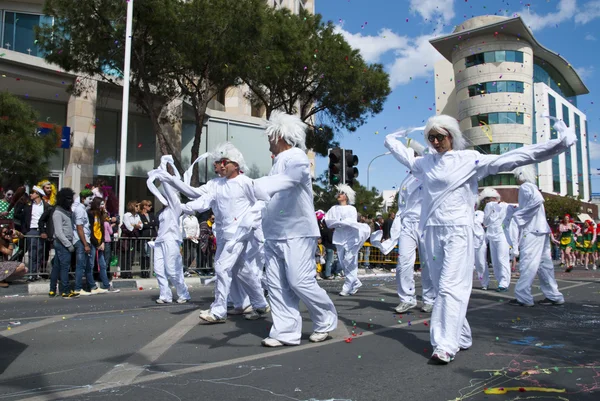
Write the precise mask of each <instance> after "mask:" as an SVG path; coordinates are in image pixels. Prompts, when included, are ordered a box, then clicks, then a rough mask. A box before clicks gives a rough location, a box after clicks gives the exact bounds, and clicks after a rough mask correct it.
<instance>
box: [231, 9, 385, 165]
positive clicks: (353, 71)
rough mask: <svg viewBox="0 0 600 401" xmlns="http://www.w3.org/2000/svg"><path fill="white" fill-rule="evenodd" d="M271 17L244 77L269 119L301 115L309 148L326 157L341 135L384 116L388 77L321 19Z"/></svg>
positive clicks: (275, 13) (282, 13)
mask: <svg viewBox="0 0 600 401" xmlns="http://www.w3.org/2000/svg"><path fill="white" fill-rule="evenodd" d="M270 14H271V17H270V18H267V19H266V25H265V28H264V29H263V30H262V37H261V39H260V40H258V41H256V42H255V43H254V46H253V48H252V49H253V52H252V53H251V54H248V60H247V68H246V69H245V70H244V71H240V77H241V79H242V80H243V81H244V82H245V83H246V84H247V85H248V86H249V87H250V89H251V94H249V98H250V100H251V101H252V102H253V104H255V105H257V106H261V107H263V108H264V109H265V111H266V115H267V117H269V116H270V114H271V112H272V111H273V110H277V109H282V110H285V112H287V113H290V114H296V113H297V114H299V115H300V118H301V119H302V120H303V121H305V122H306V123H308V124H309V126H310V127H311V130H310V131H309V133H308V136H307V144H308V145H309V146H311V147H313V149H314V150H315V151H316V152H318V153H320V154H322V155H325V154H326V151H327V148H328V147H331V146H332V145H331V141H332V140H333V138H334V133H335V131H336V130H340V129H344V130H348V131H351V132H352V131H355V130H356V129H357V128H358V127H360V126H361V125H363V124H364V123H365V121H366V119H367V118H368V117H369V116H371V115H374V114H377V113H379V112H381V111H382V109H383V104H384V102H385V99H386V98H387V96H388V94H389V93H390V87H389V77H388V74H387V73H386V72H385V71H384V70H383V66H382V65H381V64H367V63H366V62H365V61H364V60H363V58H362V57H361V55H360V53H359V52H358V50H355V49H353V48H352V47H351V46H350V45H349V44H348V43H347V42H346V40H345V39H344V38H343V37H342V35H340V34H337V33H336V32H335V29H334V25H333V23H331V22H328V23H324V22H322V19H321V16H320V15H319V14H316V15H313V14H310V13H308V12H306V11H301V12H300V14H299V15H295V14H292V13H291V12H290V11H289V10H287V9H278V10H271V11H270Z"/></svg>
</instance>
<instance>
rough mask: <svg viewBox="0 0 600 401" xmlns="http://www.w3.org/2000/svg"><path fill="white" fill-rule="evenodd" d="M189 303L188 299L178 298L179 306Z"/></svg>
mask: <svg viewBox="0 0 600 401" xmlns="http://www.w3.org/2000/svg"><path fill="white" fill-rule="evenodd" d="M187 301H189V299H186V298H177V303H178V304H185V303H187Z"/></svg>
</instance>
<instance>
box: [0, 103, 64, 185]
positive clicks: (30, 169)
mask: <svg viewBox="0 0 600 401" xmlns="http://www.w3.org/2000/svg"><path fill="white" fill-rule="evenodd" d="M37 121H38V116H37V113H36V112H35V110H34V109H33V108H32V107H31V106H29V105H28V104H27V103H25V102H23V101H22V100H20V99H19V98H18V97H16V96H14V95H11V94H10V93H7V92H0V143H2V146H0V178H1V180H2V183H3V184H5V185H12V186H14V187H16V186H20V185H23V184H24V183H29V184H32V183H35V182H37V181H38V180H39V179H40V178H42V177H46V176H47V175H48V158H49V157H50V156H52V155H53V154H54V152H55V151H56V148H57V135H56V133H54V132H50V133H48V134H40V132H39V131H38V129H37V123H36V122H37Z"/></svg>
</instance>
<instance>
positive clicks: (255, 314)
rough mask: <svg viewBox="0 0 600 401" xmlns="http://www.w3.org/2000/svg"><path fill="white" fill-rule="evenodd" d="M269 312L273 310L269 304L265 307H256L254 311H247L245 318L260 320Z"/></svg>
mask: <svg viewBox="0 0 600 401" xmlns="http://www.w3.org/2000/svg"><path fill="white" fill-rule="evenodd" d="M269 312H271V307H270V306H269V305H267V306H265V307H264V308H256V309H254V310H252V312H250V313H246V314H245V315H244V318H245V319H246V320H258V319H260V318H261V317H265V316H266V315H267V313H269Z"/></svg>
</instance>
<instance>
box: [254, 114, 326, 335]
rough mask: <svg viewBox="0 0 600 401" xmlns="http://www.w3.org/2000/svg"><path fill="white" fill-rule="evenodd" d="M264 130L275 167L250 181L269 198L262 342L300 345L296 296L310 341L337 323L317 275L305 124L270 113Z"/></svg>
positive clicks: (265, 225)
mask: <svg viewBox="0 0 600 401" xmlns="http://www.w3.org/2000/svg"><path fill="white" fill-rule="evenodd" d="M266 133H267V136H268V138H269V150H270V151H271V153H272V154H273V155H274V156H275V158H274V160H273V167H272V168H271V172H270V173H269V176H268V177H263V178H259V179H258V180H255V181H254V187H255V190H256V192H257V195H258V198H259V199H262V200H265V201H268V203H267V208H266V209H265V213H264V216H263V220H262V226H263V231H264V234H265V261H266V265H267V270H266V273H267V284H268V288H269V299H270V301H271V308H272V309H273V312H272V317H273V326H272V327H271V332H270V333H269V337H267V338H265V339H264V340H263V341H262V344H263V345H264V346H266V347H280V346H283V345H285V344H287V345H297V344H300V337H301V336H302V316H301V315H300V310H299V308H300V305H299V304H300V300H302V302H303V303H304V304H305V305H306V307H307V309H308V313H309V315H310V318H311V320H312V322H313V330H314V331H313V333H312V335H311V336H310V341H312V342H321V341H325V340H326V339H327V338H328V337H329V332H331V331H333V330H335V328H336V327H337V311H336V310H335V306H334V305H333V302H331V299H330V298H329V296H328V295H327V293H326V292H325V290H324V289H322V288H321V287H319V285H318V284H317V279H316V278H315V259H314V254H315V248H316V246H317V238H319V227H318V225H317V219H315V209H314V206H313V190H312V180H311V177H310V162H309V160H308V157H307V156H306V146H305V141H306V124H304V123H303V122H302V121H301V120H300V119H299V118H298V117H297V116H292V115H289V114H284V113H281V112H278V111H274V112H273V113H272V114H271V118H270V120H269V121H268V122H267V129H266Z"/></svg>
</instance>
